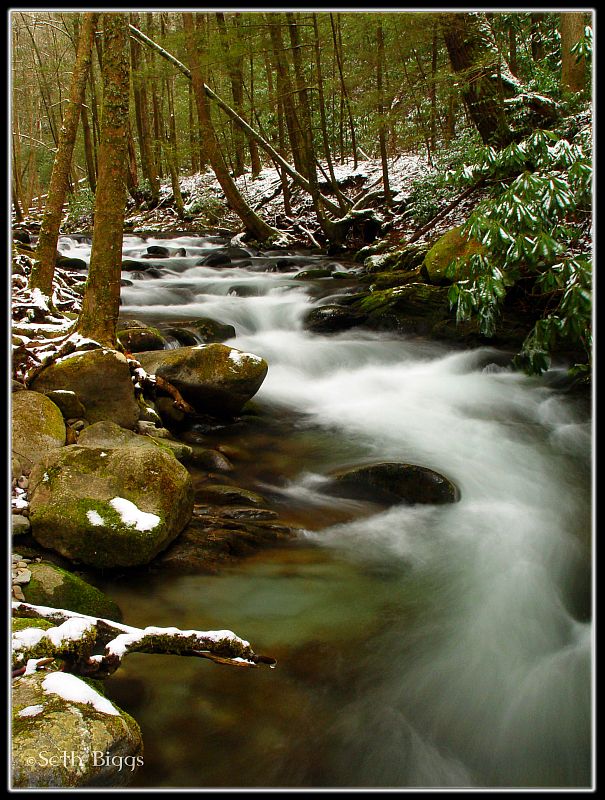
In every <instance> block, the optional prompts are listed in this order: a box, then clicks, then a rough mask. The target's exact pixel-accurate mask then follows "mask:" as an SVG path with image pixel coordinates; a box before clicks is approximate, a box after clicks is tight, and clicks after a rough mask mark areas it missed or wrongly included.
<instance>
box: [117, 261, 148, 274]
mask: <svg viewBox="0 0 605 800" xmlns="http://www.w3.org/2000/svg"><path fill="white" fill-rule="evenodd" d="M150 266H151V265H150V264H145V263H144V262H141V261H135V260H134V258H125V259H123V261H122V272H142V271H146V270H148V269H149V267H150Z"/></svg>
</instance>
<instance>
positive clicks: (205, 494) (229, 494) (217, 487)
mask: <svg viewBox="0 0 605 800" xmlns="http://www.w3.org/2000/svg"><path fill="white" fill-rule="evenodd" d="M195 499H196V501H197V502H202V503H211V504H213V505H217V506H242V505H243V506H251V507H253V508H255V507H258V506H265V505H266V504H267V501H266V500H265V498H264V497H262V496H261V495H260V494H256V492H251V491H250V490H249V489H243V488H241V487H240V486H226V485H225V484H223V483H204V484H202V486H201V487H200V488H199V489H197V490H196V492H195Z"/></svg>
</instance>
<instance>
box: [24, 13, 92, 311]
mask: <svg viewBox="0 0 605 800" xmlns="http://www.w3.org/2000/svg"><path fill="white" fill-rule="evenodd" d="M98 17H99V15H98V14H97V13H90V12H89V13H86V14H84V15H83V19H82V25H81V30H80V36H79V40H78V50H77V54H76V63H75V65H74V70H73V74H72V81H71V88H70V95H69V103H68V104H67V107H66V109H65V116H64V118H63V125H62V126H61V131H60V134H59V144H58V147H57V152H56V155H55V161H54V164H53V169H52V174H51V178H50V185H49V189H48V198H47V201H46V208H45V211H44V217H43V219H42V226H41V228H40V238H39V239H38V245H37V247H36V257H35V260H34V264H33V267H32V272H31V276H30V286H31V287H32V288H35V289H39V290H40V291H41V292H42V294H44V295H46V296H47V297H48V298H50V297H51V296H52V288H53V278H54V274H55V261H56V255H57V241H58V239H59V229H60V227H61V220H62V217H63V206H64V204H65V196H66V193H67V185H68V179H69V171H70V169H71V163H72V157H73V151H74V146H75V143H76V133H77V130H78V121H79V119H80V109H81V107H82V103H83V102H84V96H85V91H86V80H87V78H88V70H89V69H90V61H91V57H92V43H93V39H94V34H95V29H96V25H97V20H98Z"/></svg>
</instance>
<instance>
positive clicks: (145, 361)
mask: <svg viewBox="0 0 605 800" xmlns="http://www.w3.org/2000/svg"><path fill="white" fill-rule="evenodd" d="M138 360H139V361H140V363H141V365H142V366H143V368H144V369H145V371H146V372H148V373H150V374H157V375H159V376H160V377H162V378H164V379H165V380H167V381H169V382H170V383H172V384H173V385H174V386H175V387H176V388H177V389H178V390H179V392H180V393H181V394H182V395H183V397H184V399H185V400H187V401H188V402H189V403H191V405H192V406H193V407H194V408H195V409H196V411H198V412H200V413H207V414H214V415H218V416H233V415H234V414H237V412H238V411H240V410H241V409H242V407H243V406H244V405H245V403H246V402H247V401H248V400H250V398H251V397H253V396H254V395H255V394H256V392H257V391H258V390H259V388H260V386H261V384H262V382H263V381H264V379H265V376H266V374H267V369H268V367H267V362H266V361H265V360H264V359H263V358H260V357H259V356H256V355H253V354H252V353H242V352H241V351H240V350H235V349H234V348H232V347H228V346H226V345H223V344H207V345H197V346H196V347H180V348H178V349H177V350H163V351H161V352H152V353H139V354H138ZM156 406H157V403H156ZM158 412H159V413H160V414H162V411H161V410H160V408H159V407H158Z"/></svg>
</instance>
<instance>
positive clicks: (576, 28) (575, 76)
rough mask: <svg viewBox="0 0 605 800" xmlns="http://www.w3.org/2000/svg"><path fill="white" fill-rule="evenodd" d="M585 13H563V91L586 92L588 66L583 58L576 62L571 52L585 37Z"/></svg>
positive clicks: (560, 28) (561, 24)
mask: <svg viewBox="0 0 605 800" xmlns="http://www.w3.org/2000/svg"><path fill="white" fill-rule="evenodd" d="M584 25H585V20H584V12H583V11H573V12H572V11H563V12H561V21H560V26H559V32H560V34H561V89H562V90H563V91H568V92H581V91H583V90H584V85H585V78H586V64H585V61H584V59H583V58H580V59H578V60H576V56H575V55H574V54H573V53H572V52H571V48H572V47H574V46H575V45H576V44H577V43H578V42H579V41H580V40H581V39H582V38H583V37H584Z"/></svg>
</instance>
